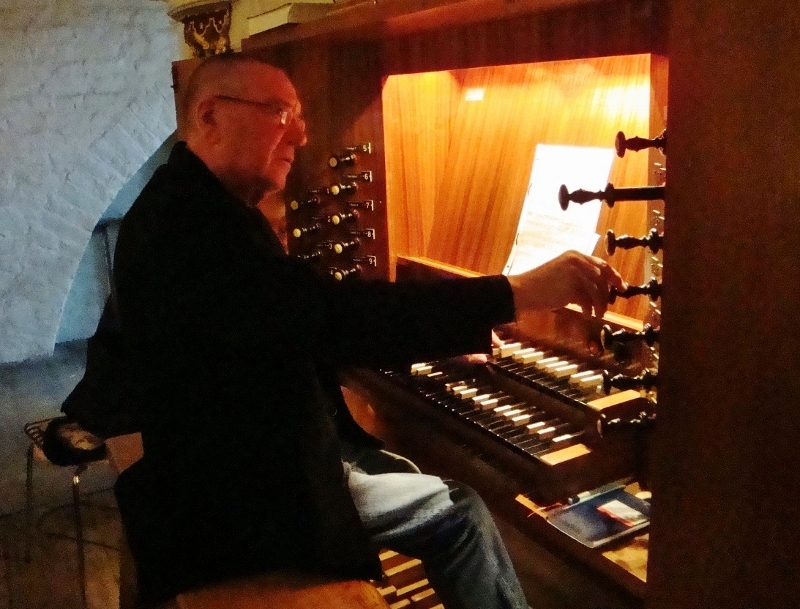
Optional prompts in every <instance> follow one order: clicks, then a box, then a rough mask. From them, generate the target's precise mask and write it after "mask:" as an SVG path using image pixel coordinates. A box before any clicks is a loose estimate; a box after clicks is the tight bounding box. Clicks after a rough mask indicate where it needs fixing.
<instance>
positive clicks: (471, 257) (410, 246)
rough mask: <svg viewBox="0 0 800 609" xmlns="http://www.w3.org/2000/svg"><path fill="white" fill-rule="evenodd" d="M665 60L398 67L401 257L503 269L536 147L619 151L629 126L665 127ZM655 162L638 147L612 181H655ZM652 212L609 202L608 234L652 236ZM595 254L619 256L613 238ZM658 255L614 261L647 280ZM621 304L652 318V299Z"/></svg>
mask: <svg viewBox="0 0 800 609" xmlns="http://www.w3.org/2000/svg"><path fill="white" fill-rule="evenodd" d="M665 64H666V61H665V60H664V59H663V58H661V57H654V56H652V55H647V54H645V55H632V56H621V57H605V58H598V59H584V60H577V61H562V62H545V63H535V64H514V65H508V66H493V67H485V68H473V69H469V70H453V71H446V72H433V73H424V74H409V75H396V76H390V77H389V78H388V79H387V80H386V84H385V86H384V91H383V95H384V130H385V140H386V149H387V153H386V170H387V200H388V201H389V202H390V205H389V207H388V210H387V211H388V213H389V217H390V228H391V245H392V252H393V255H394V256H395V257H396V256H398V255H399V256H413V257H426V258H430V259H433V260H438V261H441V262H444V263H447V264H451V265H454V266H458V267H462V268H466V269H470V270H473V271H476V272H479V273H483V274H496V273H499V272H501V271H502V270H503V267H504V266H505V264H506V261H507V260H508V256H509V254H510V252H511V248H512V245H513V242H514V239H515V236H516V228H517V225H518V223H519V218H520V215H521V212H522V205H523V202H524V200H525V194H526V191H527V188H528V180H529V176H530V172H531V167H532V164H533V157H534V153H535V151H536V146H537V145H538V144H560V145H572V146H591V147H604V148H611V147H613V142H614V138H615V136H616V133H617V132H618V131H620V130H622V131H624V132H626V133H627V134H629V135H633V134H639V135H643V136H645V137H650V136H651V135H657V134H658V133H659V132H660V131H661V130H662V129H663V122H661V121H663V110H662V111H659V110H658V109H657V104H658V101H656V100H660V99H663V96H664V95H665V92H664V91H663V90H655V89H657V88H658V89H663V88H664V87H665V82H664V80H665V79H664V77H663V72H664V71H665ZM469 90H482V91H483V93H484V97H483V100H482V101H466V100H465V99H464V98H465V92H466V91H469ZM421 99H424V100H427V102H423V101H421ZM654 114H655V115H657V118H656V120H654V119H653V115H654ZM659 122H660V123H661V125H660V126H659V127H658V131H656V133H655V134H651V123H656V124H658V123H659ZM651 167H652V162H651V158H650V155H648V154H647V153H641V154H635V153H629V154H627V155H625V157H624V158H622V159H616V160H615V162H614V164H613V166H612V171H611V174H610V177H609V179H610V182H611V183H613V184H614V185H615V186H617V187H624V186H641V185H644V184H649V183H652V181H653V174H652V171H651ZM420 198H423V200H420ZM554 203H555V193H554ZM648 220H649V216H648V206H647V204H646V203H641V202H619V203H617V204H616V205H615V206H614V207H613V209H609V208H608V207H607V206H603V209H602V212H601V216H600V219H599V222H598V225H597V233H598V234H599V235H601V236H603V237H604V236H605V233H606V231H607V230H608V229H609V228H612V227H613V228H614V230H615V232H616V233H617V234H618V235H622V234H633V235H644V234H645V233H646V232H647V230H648V229H649V224H648ZM595 254H596V255H599V256H602V257H605V258H608V256H607V255H606V253H605V246H604V240H603V239H602V238H601V239H600V240H599V241H598V246H597V248H596V250H595ZM646 258H647V252H645V251H643V250H642V249H641V248H639V249H635V250H629V251H619V252H618V253H617V254H615V256H614V257H613V263H614V265H615V266H616V267H617V268H618V269H619V270H620V272H621V273H622V274H623V276H625V277H626V279H627V280H628V281H629V282H630V283H632V284H637V283H641V282H643V281H644V280H645V274H644V272H645V260H646ZM612 310H614V311H615V312H618V313H623V314H626V315H628V316H630V317H635V318H639V319H643V318H644V316H645V315H646V312H647V302H646V301H645V300H644V299H631V300H627V301H623V300H620V301H619V302H618V303H617V304H615V305H614V306H613V307H612Z"/></svg>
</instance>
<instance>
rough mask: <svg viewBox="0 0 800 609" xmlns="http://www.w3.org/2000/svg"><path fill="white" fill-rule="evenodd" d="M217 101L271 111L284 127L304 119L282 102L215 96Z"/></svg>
mask: <svg viewBox="0 0 800 609" xmlns="http://www.w3.org/2000/svg"><path fill="white" fill-rule="evenodd" d="M214 97H216V98H217V99H224V100H226V101H232V102H239V103H240V104H250V105H251V106H256V107H257V108H263V109H265V110H270V111H271V112H274V113H275V116H277V117H278V122H279V123H280V124H281V126H282V127H285V126H286V125H289V124H291V123H292V121H294V120H295V119H297V120H298V121H302V120H303V119H302V118H300V117H299V116H297V114H296V113H295V110H294V108H289V109H287V108H285V107H284V106H283V105H282V104H281V103H280V102H277V101H273V102H260V101H255V100H252V99H242V98H240V97H231V96H230V95H215V96H214Z"/></svg>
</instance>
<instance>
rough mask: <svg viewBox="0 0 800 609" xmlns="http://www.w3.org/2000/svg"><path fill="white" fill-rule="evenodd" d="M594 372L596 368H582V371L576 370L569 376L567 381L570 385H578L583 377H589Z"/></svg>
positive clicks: (593, 374) (594, 373) (595, 372)
mask: <svg viewBox="0 0 800 609" xmlns="http://www.w3.org/2000/svg"><path fill="white" fill-rule="evenodd" d="M596 374H597V371H596V370H584V371H583V372H576V373H575V374H573V375H572V376H570V377H569V382H570V384H571V385H580V384H581V381H582V380H583V379H585V378H589V377H590V376H595V375H596Z"/></svg>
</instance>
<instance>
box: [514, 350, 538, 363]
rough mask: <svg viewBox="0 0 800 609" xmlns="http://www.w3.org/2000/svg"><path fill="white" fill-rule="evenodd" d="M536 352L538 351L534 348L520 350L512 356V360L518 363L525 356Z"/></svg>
mask: <svg viewBox="0 0 800 609" xmlns="http://www.w3.org/2000/svg"><path fill="white" fill-rule="evenodd" d="M534 351H536V349H535V348H534V347H525V348H524V349H519V350H517V351H514V353H512V354H511V359H513V360H514V361H518V360H519V358H521V357H522V356H523V355H527V354H528V353H533V352H534Z"/></svg>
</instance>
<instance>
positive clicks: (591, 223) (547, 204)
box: [503, 144, 614, 275]
mask: <svg viewBox="0 0 800 609" xmlns="http://www.w3.org/2000/svg"><path fill="white" fill-rule="evenodd" d="M613 162H614V150H613V148H592V147H586V146H554V145H549V144H539V145H537V146H536V152H535V154H534V156H533V167H532V168H531V178H530V181H529V182H528V192H527V194H526V196H525V202H524V203H523V207H522V214H521V216H520V220H519V226H518V227H517V237H516V239H515V241H514V247H513V248H512V249H511V254H510V255H509V257H508V262H507V263H506V266H505V269H504V270H503V273H504V274H506V275H516V274H519V273H523V272H525V271H527V270H530V269H532V268H536V267H537V266H540V265H541V264H544V263H545V262H547V261H548V260H552V259H553V258H555V257H556V256H558V255H559V254H561V253H563V252H565V251H567V250H577V251H579V252H582V253H584V254H591V253H592V251H594V248H595V246H596V245H597V240H598V239H599V235H598V234H597V233H596V232H595V230H596V228H597V220H598V218H599V217H600V210H601V208H602V205H603V202H602V201H589V202H588V203H584V204H583V205H579V204H577V203H571V204H570V205H569V207H568V208H567V210H566V211H564V210H563V209H561V206H560V205H559V204H558V190H559V188H560V187H561V185H562V184H564V185H566V187H567V189H568V190H569V191H570V192H572V191H574V190H577V189H578V188H583V189H584V190H591V191H599V190H603V189H604V188H605V187H606V184H608V177H609V175H610V173H611V164H612V163H613Z"/></svg>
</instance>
